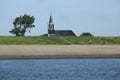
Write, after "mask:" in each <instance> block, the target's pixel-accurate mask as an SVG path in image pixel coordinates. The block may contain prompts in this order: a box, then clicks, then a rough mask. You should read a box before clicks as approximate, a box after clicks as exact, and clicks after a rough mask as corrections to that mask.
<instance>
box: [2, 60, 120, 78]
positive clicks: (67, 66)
mask: <svg viewBox="0 0 120 80" xmlns="http://www.w3.org/2000/svg"><path fill="white" fill-rule="evenodd" d="M0 80H120V59H99V60H97V59H71V60H70V59H69V60H68V59H61V60H59V59H58V60H57V59H54V60H0Z"/></svg>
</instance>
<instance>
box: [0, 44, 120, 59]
mask: <svg viewBox="0 0 120 80" xmlns="http://www.w3.org/2000/svg"><path fill="white" fill-rule="evenodd" d="M64 58H65V59H77V58H78V59H79V58H120V45H0V59H64Z"/></svg>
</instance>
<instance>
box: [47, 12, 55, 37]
mask: <svg viewBox="0 0 120 80" xmlns="http://www.w3.org/2000/svg"><path fill="white" fill-rule="evenodd" d="M54 31H55V30H54V23H53V18H52V15H51V14H50V18H49V23H48V36H54V35H55V33H54Z"/></svg>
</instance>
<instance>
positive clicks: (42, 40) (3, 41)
mask: <svg viewBox="0 0 120 80" xmlns="http://www.w3.org/2000/svg"><path fill="white" fill-rule="evenodd" d="M89 40H91V41H92V44H93V45H101V44H102V42H103V41H105V42H106V44H107V45H120V37H84V36H82V37H47V36H29V37H15V36H0V45H64V44H65V45H68V44H77V45H78V44H79V45H87V44H88V41H89Z"/></svg>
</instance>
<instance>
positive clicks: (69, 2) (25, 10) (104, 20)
mask: <svg viewBox="0 0 120 80" xmlns="http://www.w3.org/2000/svg"><path fill="white" fill-rule="evenodd" d="M50 13H52V16H53V20H54V23H55V29H56V30H73V31H74V32H75V34H76V35H80V34H81V33H83V32H90V33H92V34H93V35H95V36H120V0H0V28H1V29H0V36H11V35H12V34H10V33H9V31H10V30H11V29H12V28H13V24H12V23H13V20H14V19H15V18H16V17H18V16H21V15H24V14H28V15H31V16H34V17H35V18H36V20H35V26H36V27H35V28H34V29H32V30H31V33H27V34H26V35H27V36H39V35H41V34H44V33H47V27H48V26H47V24H48V20H49V16H50Z"/></svg>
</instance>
